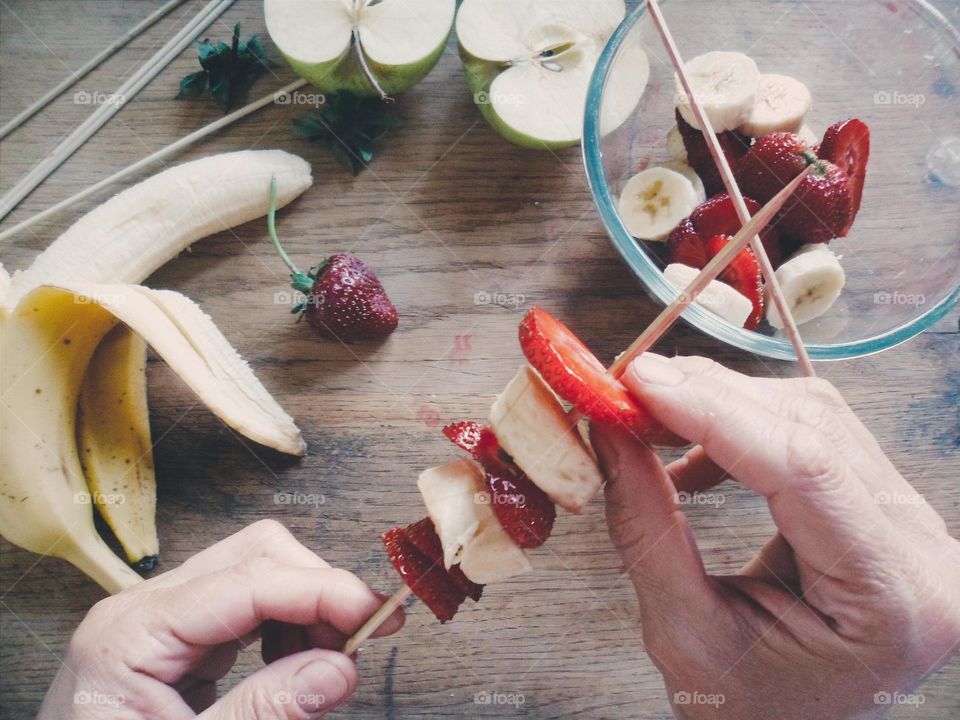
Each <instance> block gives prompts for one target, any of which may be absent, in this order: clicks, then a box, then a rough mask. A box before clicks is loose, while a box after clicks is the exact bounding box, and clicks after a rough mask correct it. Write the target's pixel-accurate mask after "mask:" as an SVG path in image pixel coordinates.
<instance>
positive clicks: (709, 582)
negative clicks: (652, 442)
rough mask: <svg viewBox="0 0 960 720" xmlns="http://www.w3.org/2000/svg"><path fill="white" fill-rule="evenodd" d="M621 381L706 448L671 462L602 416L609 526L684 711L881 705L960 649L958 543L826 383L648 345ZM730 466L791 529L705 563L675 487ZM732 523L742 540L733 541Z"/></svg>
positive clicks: (777, 713)
mask: <svg viewBox="0 0 960 720" xmlns="http://www.w3.org/2000/svg"><path fill="white" fill-rule="evenodd" d="M623 381H624V383H625V385H626V386H627V387H628V389H629V390H630V391H631V392H632V393H633V394H634V395H635V396H636V397H637V398H638V399H639V400H640V401H641V402H642V403H643V404H644V405H645V406H646V407H647V408H648V409H649V410H650V411H651V413H652V414H653V415H654V417H656V419H657V420H659V421H660V422H661V423H663V425H664V426H666V428H667V429H668V430H670V431H672V432H674V433H676V434H678V435H680V436H681V437H684V438H686V439H688V440H690V441H691V442H693V443H697V444H698V445H697V447H695V448H694V449H693V450H691V451H690V452H689V453H687V455H686V456H685V457H684V458H682V459H681V460H678V461H677V462H675V463H673V464H672V465H670V466H669V467H668V468H664V466H663V465H662V464H661V463H660V460H659V459H658V458H657V456H656V455H655V454H654V453H653V451H652V450H650V449H649V448H648V447H646V446H644V445H643V444H642V443H640V442H638V441H637V440H635V439H634V438H632V437H629V436H627V435H625V434H622V433H618V432H613V431H609V430H606V431H605V430H603V429H601V428H599V427H595V428H594V429H593V430H592V432H591V437H592V440H593V443H594V447H595V448H596V450H597V453H598V455H599V458H600V461H601V464H602V467H603V469H604V473H605V474H606V476H607V480H608V483H607V488H606V494H607V517H608V521H609V525H610V534H611V537H612V539H613V541H614V543H615V545H616V547H617V548H618V550H619V551H620V554H621V556H622V559H623V563H624V566H625V568H626V570H627V572H628V573H629V575H630V578H631V579H632V581H633V584H634V586H635V588H636V591H637V594H638V596H639V599H640V610H641V616H642V624H643V637H644V642H645V645H646V647H647V650H648V652H649V654H650V656H651V658H652V659H653V661H654V663H655V664H656V665H657V667H658V668H659V669H660V670H661V672H662V673H663V676H664V680H665V683H666V686H667V689H668V692H669V693H670V700H671V703H672V705H673V708H674V711H675V713H676V714H677V716H678V717H680V718H698V719H699V718H736V720H754V719H756V720H760V719H763V720H766V719H767V718H774V717H775V718H778V719H779V720H791V719H797V720H799V719H800V718H845V719H846V718H871V717H876V716H879V715H881V714H882V713H883V712H884V711H885V710H887V709H888V706H889V705H890V704H892V703H896V702H915V703H919V701H920V700H921V699H922V698H919V697H918V696H916V695H911V694H910V693H911V691H912V690H913V689H914V688H915V687H916V685H917V684H918V683H919V682H920V681H921V679H922V678H923V677H924V676H925V675H926V674H928V673H930V672H932V671H934V670H936V669H938V668H939V667H941V666H942V665H943V664H945V663H946V662H947V660H949V658H950V656H951V655H952V654H953V653H954V652H955V651H956V650H957V648H958V646H960V543H958V542H957V541H956V540H955V539H953V538H951V537H950V535H949V534H948V533H947V528H946V525H945V524H944V522H943V520H942V518H940V516H939V515H938V514H937V513H936V512H935V511H934V510H933V509H932V508H931V507H930V506H929V505H928V504H927V503H926V501H925V500H924V499H923V498H922V497H921V496H920V495H919V494H918V493H917V492H916V491H915V490H914V489H913V488H912V487H911V486H910V484H909V483H908V482H907V481H906V480H904V478H903V477H902V476H901V475H900V473H899V472H897V470H896V469H895V468H894V467H893V465H892V464H891V463H890V461H889V460H888V459H887V458H886V456H885V455H884V453H883V451H882V450H881V449H880V447H879V445H877V442H876V441H875V440H874V438H873V436H872V435H871V434H870V432H869V431H868V430H867V429H866V427H864V425H863V424H862V423H861V422H860V421H859V420H858V419H857V417H856V416H855V415H854V414H853V412H852V411H851V410H850V408H849V407H848V406H847V404H846V403H845V402H844V401H843V399H842V398H841V396H840V394H839V393H838V392H837V390H836V389H835V388H834V387H833V386H832V385H830V384H829V383H828V382H825V381H823V380H808V379H796V380H772V379H754V378H749V377H746V376H744V375H741V374H738V373H736V372H733V371H731V370H728V369H726V368H723V367H722V366H720V365H717V364H716V363H713V362H711V361H709V360H706V359H704V358H682V357H677V358H672V359H667V358H663V357H660V356H656V355H653V354H650V353H647V354H646V355H644V356H642V357H641V358H640V359H639V360H638V361H636V362H635V363H633V364H632V365H631V367H630V368H629V370H628V371H627V373H626V374H625V376H624V378H623ZM727 478H734V479H736V480H738V481H740V482H741V483H742V484H743V485H745V486H746V487H748V488H750V489H751V490H753V491H755V492H757V493H759V494H761V495H763V496H764V497H765V498H766V500H767V504H768V506H769V509H770V513H771V514H772V516H773V520H774V522H775V523H776V525H777V528H778V530H779V532H778V533H777V534H776V535H775V536H774V537H773V538H771V539H770V541H769V542H768V543H767V544H766V546H765V547H764V548H763V549H762V550H761V551H760V552H759V554H758V555H757V556H756V557H755V558H754V559H753V560H752V561H751V562H749V563H748V564H747V565H746V566H745V567H744V568H743V569H742V570H741V571H740V572H739V573H738V574H736V575H731V576H722V577H720V576H710V575H707V574H706V573H705V572H704V567H703V562H702V560H701V557H700V553H699V551H698V549H697V546H696V541H695V540H694V536H693V532H692V529H691V527H690V524H689V522H688V520H687V518H686V516H685V515H684V513H683V511H682V506H681V505H680V504H679V503H678V494H677V491H681V492H684V493H695V492H698V491H704V490H707V489H709V488H710V487H712V486H714V485H716V484H718V483H720V482H722V481H723V480H724V479H727ZM736 537H737V536H736V527H732V528H731V534H730V541H731V542H732V543H737V539H736Z"/></svg>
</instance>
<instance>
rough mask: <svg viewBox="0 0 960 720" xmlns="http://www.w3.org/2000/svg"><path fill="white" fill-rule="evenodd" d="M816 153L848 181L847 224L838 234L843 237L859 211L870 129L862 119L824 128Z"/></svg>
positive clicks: (844, 121)
mask: <svg viewBox="0 0 960 720" xmlns="http://www.w3.org/2000/svg"><path fill="white" fill-rule="evenodd" d="M818 154H819V156H820V158H821V159H822V160H829V161H830V162H832V163H833V164H834V165H836V166H837V167H839V168H840V169H841V170H843V171H844V172H845V173H846V174H847V177H849V178H850V180H849V187H850V196H851V200H852V202H853V216H852V217H851V219H850V224H849V225H847V226H846V227H845V228H844V229H843V231H842V232H840V233H839V235H840V236H841V237H844V236H845V235H846V234H847V232H848V231H849V230H850V226H851V225H853V218H854V217H856V214H857V213H858V212H859V211H860V201H861V199H862V198H863V184H864V182H865V180H866V177H867V161H868V160H869V159H870V128H869V126H868V125H867V124H866V123H865V122H863V121H862V120H857V119H856V118H851V119H850V120H842V121H841V122H838V123H836V124H834V125H831V126H830V127H828V128H827V131H826V132H825V133H824V135H823V141H822V142H821V143H820V150H819V153H818Z"/></svg>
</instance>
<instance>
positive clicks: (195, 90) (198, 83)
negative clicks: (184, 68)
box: [177, 70, 207, 100]
mask: <svg viewBox="0 0 960 720" xmlns="http://www.w3.org/2000/svg"><path fill="white" fill-rule="evenodd" d="M206 89H207V73H206V72H205V71H204V70H201V71H199V72H195V73H191V74H190V75H187V76H186V77H185V78H183V79H182V80H181V81H180V92H179V93H178V94H177V99H178V100H183V99H190V98H195V97H200V96H201V95H203V92H204V90H206Z"/></svg>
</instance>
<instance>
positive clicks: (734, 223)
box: [672, 193, 782, 268]
mask: <svg viewBox="0 0 960 720" xmlns="http://www.w3.org/2000/svg"><path fill="white" fill-rule="evenodd" d="M743 202H744V203H745V204H746V206H747V210H748V211H749V212H750V214H751V215H756V214H757V212H759V211H760V203H758V202H757V201H756V200H753V199H752V198H748V197H745V198H743ZM690 222H691V223H692V225H693V227H694V229H695V230H696V232H697V234H698V235H699V236H700V237H701V238H702V239H703V240H704V241H705V242H704V244H706V242H709V239H710V238H712V237H715V236H717V235H728V236H730V237H733V236H734V235H736V234H737V232H738V231H739V230H740V228H741V227H743V223H742V222H740V216H739V215H737V209H736V206H735V205H734V203H733V198H731V197H730V196H729V195H728V194H727V193H720V194H719V195H717V196H715V197H712V198H710V199H709V200H707V201H706V202H703V203H700V205H698V206H697V207H696V208H695V209H694V211H693V212H692V213H691V214H690ZM760 242H762V243H763V249H764V250H766V251H767V257H769V258H770V262H771V263H772V264H773V267H774V268H776V267H777V266H778V265H779V264H780V261H781V260H782V257H781V252H780V235H779V233H778V232H777V231H776V230H775V229H774V228H773V227H772V226H771V225H768V226H767V227H765V228H764V229H763V230H761V231H760ZM714 254H715V253H712V254H711V253H706V258H705V259H704V262H703V265H691V267H696V268H703V266H704V265H706V264H707V260H709V259H710V258H712V257H713V255H714ZM672 262H683V261H682V260H672ZM685 264H689V263H685Z"/></svg>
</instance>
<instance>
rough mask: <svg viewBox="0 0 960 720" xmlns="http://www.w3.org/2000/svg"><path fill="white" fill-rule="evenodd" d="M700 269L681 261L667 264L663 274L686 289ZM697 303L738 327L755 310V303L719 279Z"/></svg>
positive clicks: (699, 296) (703, 291)
mask: <svg viewBox="0 0 960 720" xmlns="http://www.w3.org/2000/svg"><path fill="white" fill-rule="evenodd" d="M699 274H700V271H699V270H697V269H696V268H692V267H689V266H688V265H683V264H681V263H672V264H670V265H667V267H666V268H665V269H664V271H663V276H664V278H666V280H667V282H669V283H670V284H671V285H673V286H674V287H675V288H676V289H677V290H679V291H681V292H682V291H683V290H685V289H686V288H687V287H688V286H689V285H690V283H692V282H693V281H694V279H695V278H696V277H697V275H699ZM694 302H696V303H697V305H700V306H701V307H703V308H705V309H707V310H709V311H710V312H712V313H715V314H717V315H719V316H720V317H722V318H723V319H724V320H727V321H728V322H730V323H733V324H734V325H736V326H737V327H743V325H744V323H745V322H746V321H747V318H748V317H750V313H752V312H753V303H751V302H750V300H749V299H748V298H747V297H746V296H744V295H741V294H740V293H739V292H737V291H736V290H734V289H733V288H732V287H730V286H729V285H727V284H726V283H722V282H720V281H719V280H714V281H712V282H711V283H710V284H709V285H707V286H706V287H705V288H704V289H703V290H701V291H700V294H699V295H697V299H696V300H695V301H694Z"/></svg>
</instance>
